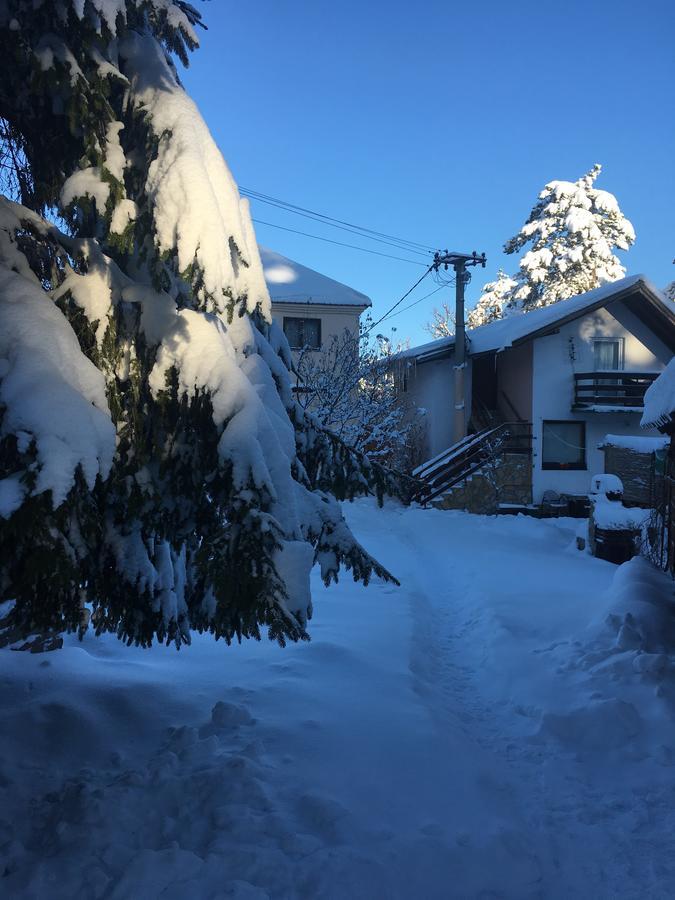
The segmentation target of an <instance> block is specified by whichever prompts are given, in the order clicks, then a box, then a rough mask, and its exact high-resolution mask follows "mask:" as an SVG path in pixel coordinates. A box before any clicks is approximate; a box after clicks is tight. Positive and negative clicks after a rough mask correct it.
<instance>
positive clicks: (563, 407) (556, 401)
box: [532, 304, 671, 503]
mask: <svg viewBox="0 0 675 900" xmlns="http://www.w3.org/2000/svg"><path fill="white" fill-rule="evenodd" d="M614 307H616V308H614ZM614 307H613V310H614V312H615V313H616V315H613V314H612V313H610V312H609V311H608V310H606V309H600V310H598V311H596V312H594V313H591V314H589V315H587V316H584V317H582V318H580V319H577V320H576V321H575V322H571V323H569V324H568V325H564V326H562V327H561V329H560V331H559V332H558V333H557V334H552V335H548V336H547V337H541V338H537V339H536V340H535V341H534V347H533V369H532V371H533V391H532V424H533V434H534V455H533V495H534V502H535V503H539V502H540V501H541V499H542V495H543V493H544V491H546V490H549V489H550V490H555V491H557V492H558V493H570V494H585V493H588V490H589V488H590V480H591V477H592V476H593V475H596V474H597V473H598V472H602V471H604V456H603V453H602V451H601V450H598V444H599V443H600V442H601V440H602V439H603V438H604V436H605V435H606V434H645V435H649V434H657V433H658V432H656V431H650V430H644V431H643V430H642V429H641V428H640V413H602V412H572V403H573V399H574V373H575V372H592V371H593V368H594V364H593V339H594V338H596V337H622V338H624V354H625V356H624V369H626V370H631V369H632V370H633V371H662V370H663V369H664V368H665V366H666V364H667V363H668V361H669V360H670V358H671V353H670V352H669V351H668V349H667V348H666V346H665V345H664V344H663V343H662V342H661V341H660V340H659V339H658V338H657V337H656V336H655V335H653V334H652V333H651V332H650V331H649V330H648V329H647V328H645V326H644V325H642V324H641V323H640V322H639V321H638V320H637V319H636V318H635V317H634V316H632V314H631V313H630V312H629V310H627V309H626V308H625V307H623V306H622V305H619V304H615V305H614ZM619 319H621V321H619ZM622 322H625V323H626V326H630V328H631V331H635V334H633V333H631V331H627V328H626V327H625V326H624V325H623V324H622ZM638 334H639V337H638ZM570 338H571V339H572V341H573V347H574V354H575V357H576V358H575V359H574V360H571V359H570ZM545 419H561V420H569V421H584V422H586V465H587V468H586V470H584V471H563V470H554V471H545V470H542V468H541V442H542V423H543V421H544V420H545Z"/></svg>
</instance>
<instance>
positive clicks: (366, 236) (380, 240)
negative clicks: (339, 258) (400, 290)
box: [241, 189, 432, 256]
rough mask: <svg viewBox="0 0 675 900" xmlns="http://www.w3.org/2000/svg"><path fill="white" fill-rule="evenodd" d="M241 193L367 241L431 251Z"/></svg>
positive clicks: (408, 250) (428, 254)
mask: <svg viewBox="0 0 675 900" xmlns="http://www.w3.org/2000/svg"><path fill="white" fill-rule="evenodd" d="M241 193H242V194H243V195H244V196H245V197H249V198H250V199H252V200H260V202H261V203H267V205H268V206H273V207H274V208H275V209H280V210H282V211H283V212H290V213H294V214H295V215H298V216H302V217H303V218H305V219H309V220H310V221H311V222H318V223H319V224H320V225H329V226H330V227H331V228H338V229H339V230H340V231H346V232H347V233H348V234H354V235H356V236H357V237H360V238H364V239H366V240H369V241H377V243H378V244H386V245H387V246H389V247H395V248H396V249H397V250H405V251H406V252H408V253H418V254H419V255H420V256H430V255H431V252H432V251H431V250H417V249H415V248H414V247H409V246H407V245H406V244H405V243H401V242H395V241H394V240H391V241H388V240H384V239H383V238H379V237H373V236H372V235H370V234H364V233H363V232H362V231H357V230H356V229H355V228H348V227H345V226H344V225H337V224H336V223H335V222H329V221H326V219H325V218H323V217H320V216H319V215H318V214H317V215H314V214H309V213H304V212H298V211H297V210H295V209H292V208H290V207H289V206H286V205H284V204H283V202H281V201H280V202H278V203H277V202H276V201H272V200H262V199H261V198H259V197H253V195H252V194H248V193H246V191H244V190H243V189H242V191H241Z"/></svg>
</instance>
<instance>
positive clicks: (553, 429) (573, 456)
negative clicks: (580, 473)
mask: <svg viewBox="0 0 675 900" xmlns="http://www.w3.org/2000/svg"><path fill="white" fill-rule="evenodd" d="M541 445H542V447H541V467H542V469H585V468H586V423H585V422H554V421H549V422H544V428H543V435H542V442H541Z"/></svg>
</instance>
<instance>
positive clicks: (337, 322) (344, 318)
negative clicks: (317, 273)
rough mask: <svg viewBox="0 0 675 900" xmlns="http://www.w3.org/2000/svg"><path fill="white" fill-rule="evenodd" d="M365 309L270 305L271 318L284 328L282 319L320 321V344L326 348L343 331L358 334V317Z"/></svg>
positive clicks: (276, 303)
mask: <svg viewBox="0 0 675 900" xmlns="http://www.w3.org/2000/svg"><path fill="white" fill-rule="evenodd" d="M364 309H365V307H360V306H337V305H332V304H331V305H329V304H327V303H278V302H273V303H272V318H273V319H274V321H275V322H277V323H278V324H279V327H280V328H282V329H283V327H284V317H285V316H288V317H291V316H294V317H295V318H298V319H321V343H322V345H323V346H324V347H326V346H328V344H329V343H330V341H331V339H332V338H334V337H340V336H341V335H342V334H343V332H344V331H345V329H347V330H348V331H350V332H351V333H352V334H353V335H354V336H357V335H358V333H359V317H360V315H361V313H362V312H363V310H364Z"/></svg>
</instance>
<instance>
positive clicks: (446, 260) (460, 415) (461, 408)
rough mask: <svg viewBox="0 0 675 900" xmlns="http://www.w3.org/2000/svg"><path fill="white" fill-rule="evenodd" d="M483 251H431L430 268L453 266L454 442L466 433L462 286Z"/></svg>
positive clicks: (482, 257)
mask: <svg viewBox="0 0 675 900" xmlns="http://www.w3.org/2000/svg"><path fill="white" fill-rule="evenodd" d="M485 263H486V259H485V254H484V253H481V254H480V255H478V253H476V251H475V250H474V251H473V253H449V252H448V251H447V250H446V251H445V252H444V253H435V254H434V261H433V268H434V270H435V271H438V270H439V269H440V268H441V266H443V268H444V269H445V270H446V271H447V269H449V268H450V266H452V268H453V269H454V270H455V365H454V370H455V378H454V382H455V390H454V394H455V409H454V415H453V428H452V432H453V441H454V443H457V442H458V441H461V440H462V438H464V437H466V426H467V419H466V402H465V396H464V370H465V369H466V336H465V328H464V287H465V285H466V284H468V282H469V281H470V280H471V273H470V272H467V267H468V266H482V267H483V268H485Z"/></svg>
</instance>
